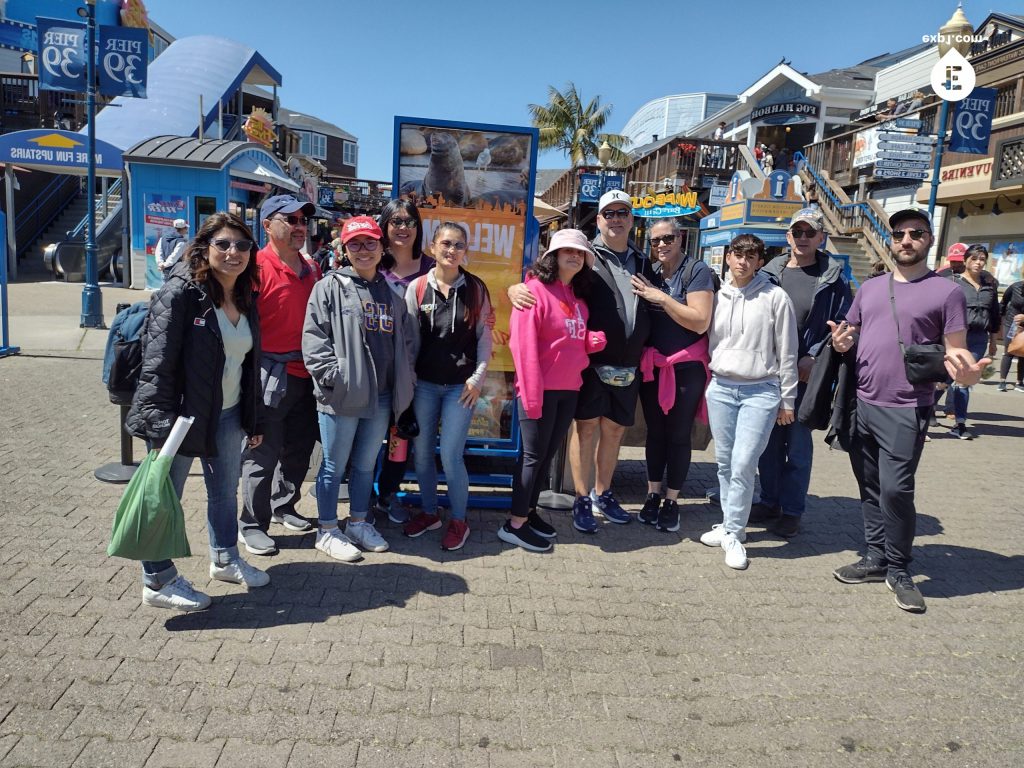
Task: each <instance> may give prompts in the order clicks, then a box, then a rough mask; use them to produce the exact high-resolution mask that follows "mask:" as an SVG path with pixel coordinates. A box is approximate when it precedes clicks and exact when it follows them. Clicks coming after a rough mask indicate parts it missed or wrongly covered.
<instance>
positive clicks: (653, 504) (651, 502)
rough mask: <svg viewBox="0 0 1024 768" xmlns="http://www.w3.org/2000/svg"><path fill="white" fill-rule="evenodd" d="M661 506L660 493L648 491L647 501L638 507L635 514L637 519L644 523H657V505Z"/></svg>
mask: <svg viewBox="0 0 1024 768" xmlns="http://www.w3.org/2000/svg"><path fill="white" fill-rule="evenodd" d="M660 506H661V494H660V493H648V494H647V501H645V502H644V505H643V506H642V507H641V508H640V514H639V515H637V519H638V520H639V521H640V522H641V523H643V524H644V525H657V524H658V507H660Z"/></svg>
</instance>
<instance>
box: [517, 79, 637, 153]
mask: <svg viewBox="0 0 1024 768" xmlns="http://www.w3.org/2000/svg"><path fill="white" fill-rule="evenodd" d="M528 108H529V110H530V116H531V118H532V119H533V125H534V127H535V128H538V129H539V130H540V149H560V150H562V152H564V153H565V154H566V156H567V157H568V158H569V160H570V161H571V162H572V165H573V167H576V166H580V165H590V164H591V163H592V162H593V161H594V160H596V159H597V150H598V146H599V144H600V143H601V142H602V141H607V142H608V144H609V145H610V146H611V147H612V156H611V162H612V164H614V165H617V166H619V167H625V166H626V165H627V164H628V163H629V156H628V155H627V154H626V153H625V152H623V151H622V147H624V146H625V145H626V143H627V141H628V139H627V138H626V137H625V136H620V135H619V134H616V133H604V132H602V129H603V128H604V125H605V123H606V122H607V121H608V117H609V116H610V115H611V113H612V105H611V104H604V105H602V104H601V97H600V96H595V97H594V98H592V99H591V100H590V102H589V103H587V105H586V106H584V105H583V100H582V99H581V98H580V94H579V92H578V91H577V90H576V86H575V85H574V84H573V83H571V82H570V83H568V84H567V85H566V88H565V91H559V90H558V89H557V88H555V87H554V86H553V85H551V86H548V103H547V106H542V105H540V104H529V105H528Z"/></svg>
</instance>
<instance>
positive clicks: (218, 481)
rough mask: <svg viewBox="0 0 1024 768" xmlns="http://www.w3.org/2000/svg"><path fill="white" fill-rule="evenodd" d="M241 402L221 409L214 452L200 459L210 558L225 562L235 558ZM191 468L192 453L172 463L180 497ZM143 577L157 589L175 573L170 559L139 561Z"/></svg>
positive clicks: (173, 476)
mask: <svg viewBox="0 0 1024 768" xmlns="http://www.w3.org/2000/svg"><path fill="white" fill-rule="evenodd" d="M241 416H242V409H241V406H238V405H236V406H234V407H232V408H227V409H225V410H223V411H221V414H220V420H219V421H218V422H217V432H216V434H215V436H214V440H215V441H216V448H217V455H216V456H214V457H203V458H201V459H200V460H199V462H200V464H202V467H203V479H204V480H205V481H206V527H207V531H208V532H209V536H210V562H213V563H216V564H217V565H227V564H228V563H230V562H231V561H233V560H237V559H238V479H239V478H240V477H241V476H242V441H243V440H245V433H244V432H243V430H242V423H241ZM191 468H192V457H191V456H181V455H179V456H175V457H174V461H173V462H172V463H171V483H172V484H173V485H174V490H175V491H176V492H177V494H178V498H179V499H180V498H181V495H182V492H183V491H184V489H185V480H186V478H187V477H188V473H189V470H190V469H191ZM142 572H143V581H144V582H145V584H146V586H147V587H150V588H152V589H159V588H160V587H162V586H163V585H164V584H167V583H168V582H169V581H171V580H172V579H174V577H175V576H176V575H177V574H178V570H177V568H175V567H174V563H173V562H172V561H171V560H160V561H158V562H153V561H147V560H144V561H143V562H142Z"/></svg>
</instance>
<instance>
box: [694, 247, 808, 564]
mask: <svg viewBox="0 0 1024 768" xmlns="http://www.w3.org/2000/svg"><path fill="white" fill-rule="evenodd" d="M763 258H764V243H763V242H762V241H761V240H760V239H759V238H757V237H754V236H753V235H739V236H738V237H736V238H734V239H733V241H732V242H731V243H730V244H729V249H728V251H727V252H726V255H725V261H726V264H727V265H728V267H729V275H728V277H727V278H726V281H725V283H724V284H723V285H722V289H721V291H719V292H718V294H717V295H716V296H715V309H714V317H713V319H712V322H711V327H710V328H709V329H708V340H709V342H710V348H711V365H710V368H711V383H710V384H709V385H708V389H707V394H706V397H707V404H708V416H709V420H710V422H711V434H712V435H713V437H714V439H715V459H716V460H717V462H718V485H719V490H720V493H721V504H722V522H721V523H719V524H717V525H714V526H712V528H711V530H710V531H708V532H707V533H705V534H704V535H703V536H701V537H700V540H701V543H702V544H706V545H707V546H709V547H721V548H722V549H724V550H725V564H726V565H727V566H729V567H730V568H736V569H741V570H742V569H743V568H746V567H747V553H746V550H745V549H744V548H743V541H744V540H745V539H746V533H745V531H744V529H745V528H746V525H747V518H748V517H749V516H750V501H751V498H752V497H753V494H754V475H755V473H756V472H757V460H758V458H760V456H761V453H762V452H763V451H764V449H765V446H766V445H767V444H768V438H769V437H770V436H771V432H772V427H774V426H775V424H776V423H778V424H791V423H792V422H793V417H794V413H793V409H794V407H795V403H796V390H797V368H796V358H797V347H798V342H797V332H796V317H795V315H794V313H793V305H792V304H791V303H790V300H789V297H788V296H787V295H786V292H785V291H783V290H782V289H781V288H780V287H779V286H777V285H775V284H774V283H773V282H771V281H770V280H769V279H768V277H767V276H766V275H764V274H762V273H760V272H757V266H758V264H759V263H760V262H761V260H762V259H763Z"/></svg>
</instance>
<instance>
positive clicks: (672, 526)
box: [658, 499, 679, 533]
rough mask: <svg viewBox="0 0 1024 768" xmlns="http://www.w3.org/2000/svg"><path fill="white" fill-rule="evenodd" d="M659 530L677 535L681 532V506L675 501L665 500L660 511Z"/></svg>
mask: <svg viewBox="0 0 1024 768" xmlns="http://www.w3.org/2000/svg"><path fill="white" fill-rule="evenodd" d="M658 530H659V531H665V532H666V533H675V532H676V531H678V530H679V504H678V503H677V502H676V500H675V499H665V500H664V501H663V502H661V509H659V510H658Z"/></svg>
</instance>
